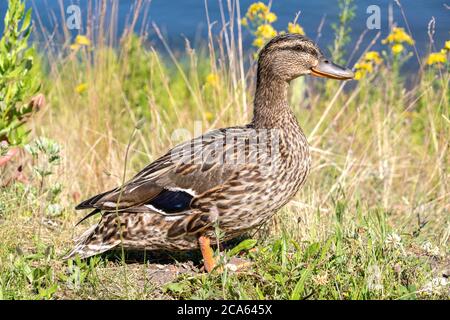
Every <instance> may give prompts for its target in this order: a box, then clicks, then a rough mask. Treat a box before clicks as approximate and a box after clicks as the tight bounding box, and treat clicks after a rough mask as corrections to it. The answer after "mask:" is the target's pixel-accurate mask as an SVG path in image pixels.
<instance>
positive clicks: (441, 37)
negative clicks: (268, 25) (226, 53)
mask: <svg viewBox="0 0 450 320" xmlns="http://www.w3.org/2000/svg"><path fill="white" fill-rule="evenodd" d="M118 1H119V26H118V34H120V30H122V29H123V28H124V27H125V25H126V18H127V16H128V15H129V12H130V8H131V7H132V6H133V4H134V3H135V1H133V0H129V1H128V0H118ZM223 1H224V2H225V5H226V2H227V0H223ZM62 2H63V5H64V7H65V8H67V6H69V5H70V4H78V5H80V8H81V11H82V17H83V20H84V21H86V15H87V4H88V3H89V2H90V1H87V0H63V1H62ZM253 2H254V1H251V0H241V1H240V7H241V12H242V14H244V13H245V12H246V9H247V8H248V6H249V4H251V3H253ZM355 2H356V7H357V8H356V17H355V18H354V20H353V21H352V23H351V28H352V32H351V37H352V40H351V43H350V44H349V46H348V51H352V49H353V48H354V46H355V44H356V42H357V40H358V38H359V36H360V35H361V33H362V32H363V31H364V30H365V29H367V28H366V19H367V17H368V16H369V15H368V14H367V13H366V9H367V7H368V6H369V5H372V4H375V5H378V6H379V7H380V9H381V29H380V30H371V31H369V32H367V34H366V36H365V38H364V41H363V42H362V45H361V50H363V49H364V48H365V46H366V45H367V44H368V43H369V42H370V41H371V39H372V38H373V37H374V36H375V35H376V33H377V32H378V31H381V33H382V34H381V38H380V39H382V38H384V37H385V36H386V35H387V34H388V32H389V26H388V12H389V9H388V8H389V5H390V4H391V5H392V8H393V17H394V21H395V22H396V23H398V25H399V26H405V21H404V19H403V17H402V14H401V11H400V10H399V8H398V6H397V5H396V4H395V2H394V1H392V0H358V1H355ZM445 2H446V1H445V0H403V1H401V3H402V5H403V8H404V11H405V14H406V17H407V19H408V23H409V26H410V28H411V32H412V35H413V37H414V39H415V41H416V44H417V48H418V50H419V53H420V54H423V53H424V52H425V51H426V49H427V46H428V43H429V38H428V35H427V27H428V23H429V21H430V20H431V18H432V17H434V18H435V20H436V29H435V36H434V37H435V46H436V48H437V49H440V48H442V46H443V44H444V42H445V40H447V39H450V34H449V26H450V10H448V9H446V8H445V6H444V4H445ZM28 5H29V6H32V7H33V8H34V9H35V13H34V19H35V20H36V17H37V15H36V12H37V11H38V12H39V16H40V18H41V20H42V23H43V25H44V26H45V28H46V29H48V30H54V29H55V24H54V17H57V19H61V11H60V5H59V0H29V1H28ZM6 7H7V1H5V0H1V3H0V15H1V16H4V13H5V11H6ZM208 7H209V14H210V18H211V20H212V21H214V20H216V21H220V13H219V2H218V0H208ZM272 11H273V12H275V13H276V14H277V16H278V21H277V22H275V24H274V26H275V27H276V29H278V30H282V29H284V28H286V25H287V23H288V22H289V21H292V20H293V19H294V17H295V15H296V13H297V12H298V11H301V14H300V18H299V22H300V24H301V25H302V26H303V27H304V29H305V31H306V33H307V35H309V36H310V37H311V38H313V39H317V40H318V43H319V45H320V46H321V47H322V48H326V46H327V45H329V44H330V43H332V40H333V38H334V34H333V31H332V29H331V24H332V23H333V22H337V21H338V14H339V8H338V5H337V0H314V1H313V0H274V1H273V5H272ZM322 19H325V23H324V26H323V29H322V33H321V36H320V37H319V38H317V29H318V27H319V25H320V23H321V21H322ZM142 21H143V20H142V19H141V20H140V21H139V22H138V24H137V26H136V30H140V29H141V27H142V25H141V24H142ZM146 21H147V24H148V23H149V22H150V23H151V22H155V23H156V24H157V25H158V26H159V27H160V28H161V29H162V30H163V32H164V34H165V36H166V37H167V39H168V41H169V43H170V46H171V47H173V48H175V49H177V48H182V47H183V46H184V43H185V37H186V38H187V39H189V40H190V41H191V42H193V43H194V44H196V45H198V44H199V43H201V42H202V40H203V39H205V38H206V34H207V28H206V13H205V4H204V1H203V0H153V1H152V2H151V4H150V10H149V12H148V17H147V20H146ZM2 23H3V22H1V23H0V28H1V29H3V25H2ZM56 28H58V27H56ZM219 28H220V24H217V25H216V27H215V28H214V31H215V32H218V30H219ZM38 29H39V28H38ZM148 30H149V31H150V32H149V36H148V38H149V41H151V42H152V43H154V44H155V45H158V44H160V42H159V40H158V39H157V37H156V35H155V33H154V32H152V31H153V30H152V28H151V27H150V28H149V29H148ZM251 40H252V37H251V35H250V34H248V33H246V34H245V45H246V47H247V48H249V47H250V44H251ZM374 48H375V49H381V48H382V45H381V44H380V41H378V43H377V44H376V45H375V47H374ZM325 52H326V50H325ZM357 56H358V55H356V57H357ZM353 62H354V61H353Z"/></svg>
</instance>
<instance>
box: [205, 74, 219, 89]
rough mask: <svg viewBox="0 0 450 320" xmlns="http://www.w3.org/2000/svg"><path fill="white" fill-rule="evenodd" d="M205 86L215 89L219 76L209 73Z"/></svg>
mask: <svg viewBox="0 0 450 320" xmlns="http://www.w3.org/2000/svg"><path fill="white" fill-rule="evenodd" d="M206 84H207V85H209V86H211V87H215V86H217V85H218V84H219V75H218V74H217V73H213V72H211V73H210V74H208V75H207V76H206Z"/></svg>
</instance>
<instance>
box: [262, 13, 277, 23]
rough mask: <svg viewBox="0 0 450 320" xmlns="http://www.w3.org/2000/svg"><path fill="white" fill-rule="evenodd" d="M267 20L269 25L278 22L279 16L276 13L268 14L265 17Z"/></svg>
mask: <svg viewBox="0 0 450 320" xmlns="http://www.w3.org/2000/svg"><path fill="white" fill-rule="evenodd" d="M265 20H266V21H267V22H268V23H272V22H275V21H277V16H276V15H275V13H273V12H268V13H267V14H266V16H265Z"/></svg>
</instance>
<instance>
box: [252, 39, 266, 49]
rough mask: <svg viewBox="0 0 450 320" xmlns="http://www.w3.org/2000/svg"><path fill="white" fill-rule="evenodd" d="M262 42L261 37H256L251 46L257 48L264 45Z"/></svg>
mask: <svg viewBox="0 0 450 320" xmlns="http://www.w3.org/2000/svg"><path fill="white" fill-rule="evenodd" d="M264 43H265V41H264V39H263V38H261V37H257V38H255V40H253V46H254V47H257V48H261V47H262V46H263V45H264Z"/></svg>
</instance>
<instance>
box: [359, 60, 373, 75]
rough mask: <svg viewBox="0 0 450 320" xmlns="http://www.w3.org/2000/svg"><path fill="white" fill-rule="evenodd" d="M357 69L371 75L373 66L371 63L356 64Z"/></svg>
mask: <svg viewBox="0 0 450 320" xmlns="http://www.w3.org/2000/svg"><path fill="white" fill-rule="evenodd" d="M355 68H356V69H358V70H364V71H367V72H369V73H371V72H372V71H373V66H372V64H371V63H370V62H361V63H357V64H355Z"/></svg>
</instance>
